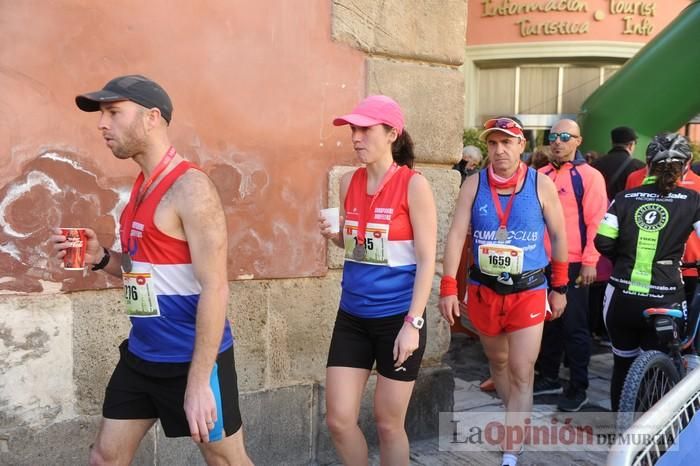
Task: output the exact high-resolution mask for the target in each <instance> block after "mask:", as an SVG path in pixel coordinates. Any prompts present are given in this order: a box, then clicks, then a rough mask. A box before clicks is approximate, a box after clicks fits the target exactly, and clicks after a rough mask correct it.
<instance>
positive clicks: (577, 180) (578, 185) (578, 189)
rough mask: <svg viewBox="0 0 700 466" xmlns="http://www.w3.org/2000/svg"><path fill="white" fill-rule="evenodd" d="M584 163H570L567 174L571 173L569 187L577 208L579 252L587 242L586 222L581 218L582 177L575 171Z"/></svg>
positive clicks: (583, 161)
mask: <svg viewBox="0 0 700 466" xmlns="http://www.w3.org/2000/svg"><path fill="white" fill-rule="evenodd" d="M585 163H586V161H585V160H582V161H579V160H574V161H573V162H572V164H573V167H571V170H570V171H569V173H571V186H572V187H573V188H574V196H575V197H576V206H577V207H578V230H579V233H580V235H581V252H583V249H584V248H585V247H586V242H587V238H588V237H587V229H586V222H585V221H584V217H583V193H584V189H583V177H582V176H581V173H579V171H578V170H577V169H576V167H577V166H579V165H583V164H585Z"/></svg>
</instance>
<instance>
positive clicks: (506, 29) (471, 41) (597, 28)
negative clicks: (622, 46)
mask: <svg viewBox="0 0 700 466" xmlns="http://www.w3.org/2000/svg"><path fill="white" fill-rule="evenodd" d="M688 3H689V2H688V0H470V1H468V2H467V7H468V12H467V45H488V44H508V43H516V42H518V43H522V42H559V41H579V40H583V41H587V40H590V41H618V42H640V43H646V42H648V41H649V40H650V39H651V38H652V37H654V36H655V35H656V34H658V33H659V31H661V30H662V29H663V28H664V27H665V26H666V25H667V24H668V23H669V22H671V21H672V20H673V18H675V17H676V15H677V14H678V13H679V12H680V11H681V10H682V9H683V8H684V7H685V6H687V5H688Z"/></svg>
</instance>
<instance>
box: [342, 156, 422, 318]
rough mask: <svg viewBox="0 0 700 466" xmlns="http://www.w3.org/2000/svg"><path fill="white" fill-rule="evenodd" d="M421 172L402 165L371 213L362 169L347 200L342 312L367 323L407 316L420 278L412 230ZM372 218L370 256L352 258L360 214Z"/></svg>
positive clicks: (367, 241)
mask: <svg viewBox="0 0 700 466" xmlns="http://www.w3.org/2000/svg"><path fill="white" fill-rule="evenodd" d="M415 174H416V172H415V171H413V170H411V169H410V168H408V167H406V166H400V167H398V169H397V170H396V171H395V172H394V174H393V176H391V178H390V179H389V181H388V182H387V183H386V185H385V186H384V188H383V189H382V190H381V191H380V192H379V194H378V195H377V197H376V199H375V200H374V203H373V205H372V212H369V207H370V203H371V201H372V196H371V195H368V194H367V169H365V168H364V167H363V168H358V169H357V170H356V171H355V173H354V174H353V176H352V179H351V181H350V185H349V186H348V192H347V195H346V196H345V204H344V205H345V224H344V225H343V240H344V243H345V263H344V265H343V281H342V289H343V291H342V295H341V298H340V308H341V309H342V310H343V311H345V312H348V313H350V314H352V315H355V316H358V317H364V318H378V317H386V316H391V315H396V314H401V313H404V312H407V311H408V308H409V307H410V305H411V299H412V298H413V283H414V281H415V277H416V254H415V249H414V245H413V228H412V227H411V218H410V216H409V212H408V183H409V182H410V180H411V177H412V176H413V175H415ZM363 204H364V211H365V212H368V214H367V229H366V233H365V245H366V246H365V257H364V258H363V259H361V260H357V259H354V258H353V254H352V253H353V249H354V248H355V244H356V236H357V226H358V222H359V219H360V209H361V208H362V205H363Z"/></svg>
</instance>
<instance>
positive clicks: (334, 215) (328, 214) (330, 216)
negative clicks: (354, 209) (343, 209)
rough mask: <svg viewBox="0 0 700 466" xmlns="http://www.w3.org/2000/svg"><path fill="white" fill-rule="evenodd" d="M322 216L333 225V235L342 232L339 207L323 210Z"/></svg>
mask: <svg viewBox="0 0 700 466" xmlns="http://www.w3.org/2000/svg"><path fill="white" fill-rule="evenodd" d="M321 216H322V217H323V219H324V220H325V221H326V222H328V223H330V224H331V233H338V232H339V231H340V209H339V208H337V207H330V208H328V209H321Z"/></svg>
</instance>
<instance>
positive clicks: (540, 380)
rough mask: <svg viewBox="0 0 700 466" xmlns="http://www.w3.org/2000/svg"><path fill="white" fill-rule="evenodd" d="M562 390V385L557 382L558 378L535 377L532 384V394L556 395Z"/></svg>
mask: <svg viewBox="0 0 700 466" xmlns="http://www.w3.org/2000/svg"><path fill="white" fill-rule="evenodd" d="M563 392H564V387H562V385H561V383H559V380H558V379H550V378H549V377H545V376H542V377H535V383H534V385H533V386H532V395H533V396H537V395H558V394H559V393H563Z"/></svg>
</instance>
